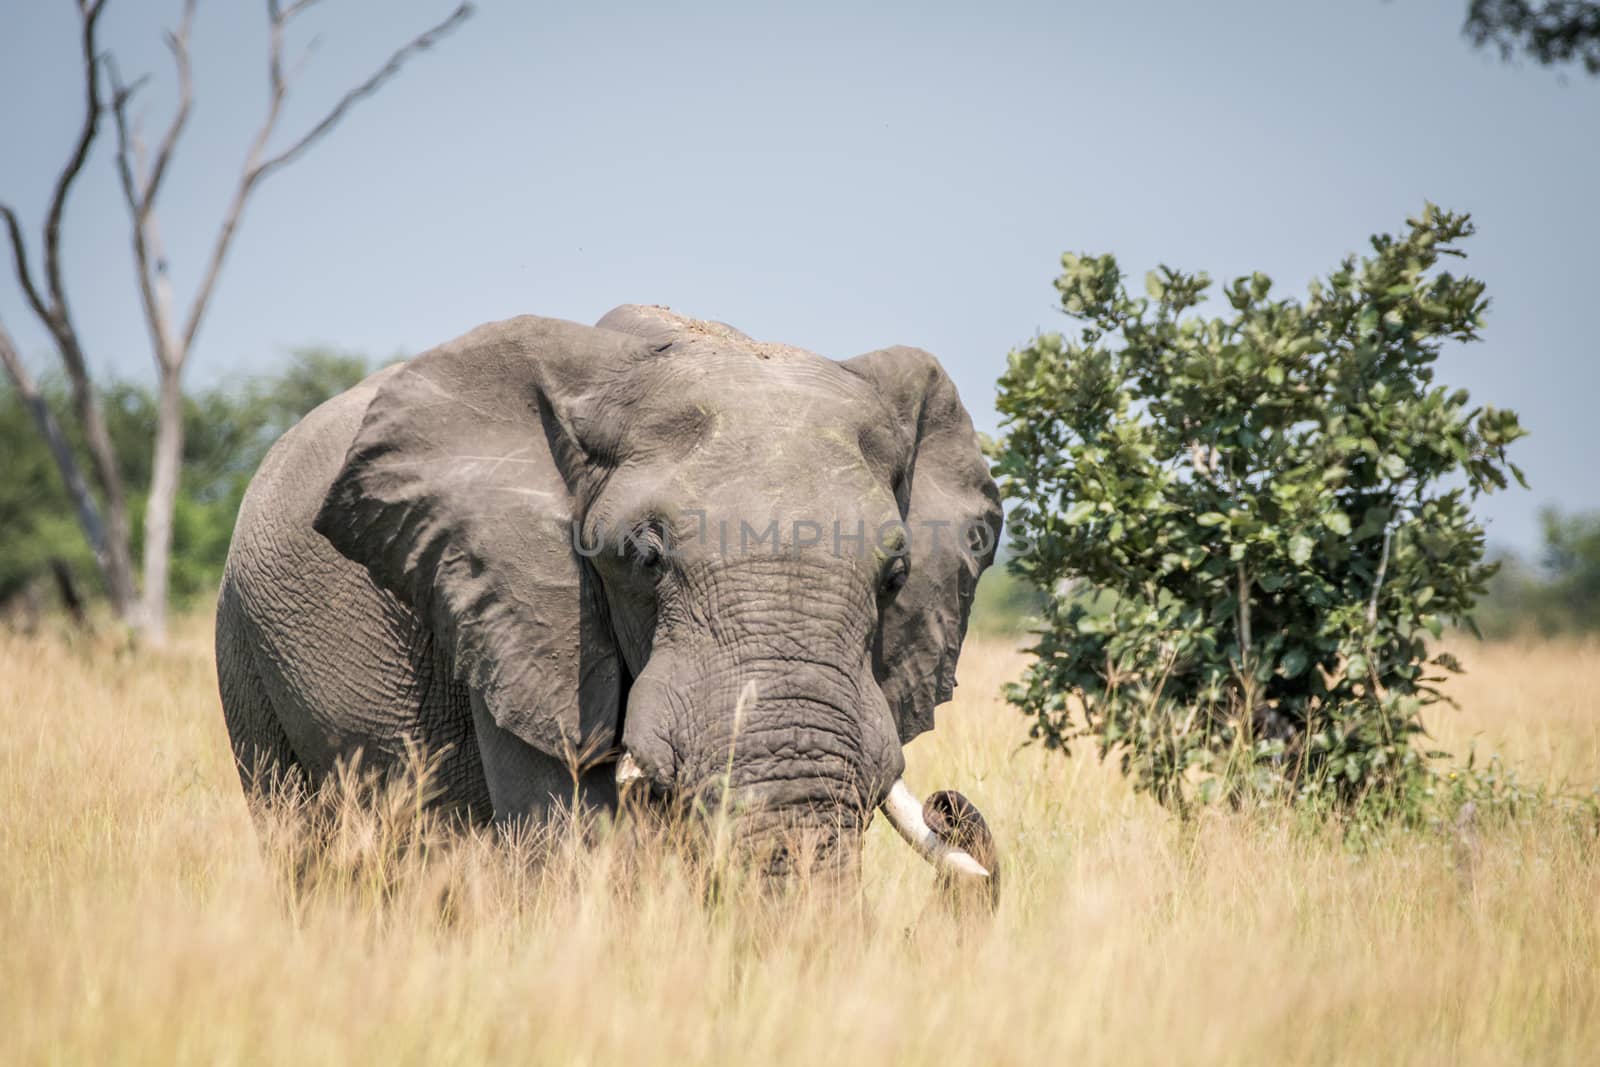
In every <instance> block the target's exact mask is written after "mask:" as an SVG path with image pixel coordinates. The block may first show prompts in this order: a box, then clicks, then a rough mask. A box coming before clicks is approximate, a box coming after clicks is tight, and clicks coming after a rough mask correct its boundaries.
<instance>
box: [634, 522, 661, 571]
mask: <svg viewBox="0 0 1600 1067" xmlns="http://www.w3.org/2000/svg"><path fill="white" fill-rule="evenodd" d="M628 548H629V554H630V555H631V556H632V557H633V561H634V562H635V563H637V564H638V565H639V566H641V567H644V568H646V569H650V568H654V567H657V566H659V565H660V564H661V559H662V557H663V556H664V555H665V554H666V548H667V539H666V534H665V532H664V531H663V530H662V529H661V524H660V523H657V522H653V521H652V522H645V523H641V524H640V525H639V526H638V527H636V528H635V529H634V531H633V533H632V534H630V535H629V536H628Z"/></svg>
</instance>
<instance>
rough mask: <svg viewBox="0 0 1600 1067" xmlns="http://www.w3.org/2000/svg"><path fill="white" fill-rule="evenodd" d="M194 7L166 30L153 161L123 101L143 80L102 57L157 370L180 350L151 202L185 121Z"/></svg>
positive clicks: (175, 360) (173, 362) (191, 3)
mask: <svg viewBox="0 0 1600 1067" xmlns="http://www.w3.org/2000/svg"><path fill="white" fill-rule="evenodd" d="M194 11H195V0H185V2H184V5H183V18H182V21H181V22H180V23H179V25H178V29H177V30H176V31H173V32H171V33H169V34H167V47H168V48H169V49H171V51H172V58H173V62H174V63H175V64H176V66H177V69H178V105H177V108H176V109H175V110H174V112H173V116H172V121H171V122H170V123H169V124H168V125H167V130H166V133H165V134H163V136H162V138H161V143H160V146H159V147H158V148H157V149H156V155H155V159H154V160H153V161H152V162H151V163H150V165H149V166H148V167H146V166H145V164H144V160H143V159H142V155H143V152H142V148H143V144H142V142H141V141H140V139H139V134H138V132H137V131H130V128H129V124H128V102H129V101H130V100H131V99H132V98H133V95H134V93H135V92H137V91H138V89H139V86H140V85H141V84H142V82H143V79H140V81H136V82H134V83H133V84H132V85H130V86H124V85H123V84H122V79H121V77H120V75H119V74H118V71H117V66H116V63H115V61H114V60H113V59H112V58H111V57H110V56H107V57H106V60H105V63H106V71H107V74H108V75H109V76H110V78H111V113H112V117H113V119H114V120H115V122H116V128H117V160H116V162H117V176H118V178H119V180H120V181H121V184H122V195H123V199H124V200H125V201H126V202H127V205H128V213H129V215H130V216H131V217H132V222H133V258H134V266H135V271H136V274H137V275H138V282H139V298H140V301H141V302H142V303H143V305H144V313H145V322H146V324H147V325H148V327H149V329H150V337H151V342H152V344H153V346H154V348H155V353H156V359H157V360H158V361H159V362H160V364H161V367H162V369H163V370H176V369H178V368H180V367H181V366H182V364H183V359H184V357H185V355H186V353H185V352H184V351H182V350H180V349H178V348H176V346H175V344H174V341H175V339H174V338H173V336H172V306H171V297H170V292H169V291H168V290H167V289H166V287H165V286H164V284H163V280H162V277H161V272H162V269H163V268H162V256H161V249H160V246H159V238H158V237H157V234H156V225H155V203H156V197H157V196H158V195H159V194H160V192H161V183H162V180H163V179H164V178H165V177H166V174H167V166H168V164H169V163H170V162H171V160H172V154H173V151H174V149H175V148H176V147H177V144H178V139H179V137H181V136H182V134H183V130H184V126H185V125H186V124H187V123H188V120H189V109H190V107H191V105H192V102H193V99H194V80H193V68H192V65H191V63H190V59H189V30H190V27H191V26H192V25H193V23H194Z"/></svg>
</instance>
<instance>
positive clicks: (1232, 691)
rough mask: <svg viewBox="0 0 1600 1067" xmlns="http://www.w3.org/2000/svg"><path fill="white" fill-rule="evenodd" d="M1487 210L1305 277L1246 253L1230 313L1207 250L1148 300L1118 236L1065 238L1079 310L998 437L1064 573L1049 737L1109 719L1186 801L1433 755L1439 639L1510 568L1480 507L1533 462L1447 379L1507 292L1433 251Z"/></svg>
mask: <svg viewBox="0 0 1600 1067" xmlns="http://www.w3.org/2000/svg"><path fill="white" fill-rule="evenodd" d="M1471 233H1472V225H1471V222H1470V219H1469V217H1468V216H1466V215H1457V214H1452V213H1450V212H1446V211H1442V210H1439V209H1437V208H1435V207H1433V206H1432V205H1429V206H1428V207H1427V209H1426V210H1425V211H1424V212H1423V214H1422V216H1421V217H1420V218H1416V219H1412V220H1410V221H1409V227H1408V229H1407V231H1406V232H1405V233H1404V234H1403V235H1401V236H1399V237H1393V236H1387V235H1380V236H1375V237H1373V238H1372V239H1371V246H1372V254H1371V255H1370V256H1367V257H1365V258H1362V259H1360V260H1357V259H1356V258H1355V257H1350V258H1347V259H1346V260H1345V261H1344V262H1343V263H1342V264H1341V265H1340V267H1339V268H1338V269H1337V270H1335V271H1334V272H1333V273H1332V274H1330V275H1329V276H1328V278H1327V279H1326V280H1325V281H1314V282H1313V283H1312V284H1311V287H1310V292H1309V295H1308V296H1307V298H1306V299H1305V300H1304V301H1300V300H1294V299H1274V298H1273V297H1272V296H1271V295H1270V293H1271V281H1270V280H1269V279H1268V278H1267V277H1266V276H1265V275H1263V274H1259V273H1258V274H1252V275H1248V276H1245V277H1241V278H1238V279H1236V280H1235V281H1234V282H1232V283H1231V284H1229V285H1227V286H1225V287H1224V289H1223V295H1224V296H1225V298H1226V301H1227V310H1226V311H1225V312H1223V313H1222V314H1219V315H1216V316H1214V317H1212V316H1207V315H1204V314H1201V313H1199V312H1198V310H1197V309H1198V308H1199V307H1200V305H1201V304H1202V302H1203V301H1204V300H1205V299H1206V294H1207V292H1208V289H1209V287H1210V284H1211V283H1210V279H1209V278H1208V277H1207V276H1206V275H1205V274H1194V275H1191V274H1185V273H1183V272H1181V271H1178V270H1174V269H1172V268H1170V267H1162V268H1161V269H1159V270H1157V271H1153V272H1151V273H1150V274H1148V275H1147V276H1146V278H1145V289H1146V292H1147V294H1148V295H1147V296H1145V297H1139V298H1135V297H1133V296H1130V295H1129V294H1128V292H1127V291H1126V289H1125V287H1124V281H1123V275H1122V272H1121V270H1120V268H1119V267H1118V264H1117V261H1116V259H1115V258H1113V257H1112V256H1109V255H1106V256H1098V257H1092V256H1080V255H1070V254H1069V255H1066V256H1063V257H1062V266H1063V268H1064V270H1063V273H1062V274H1061V276H1060V277H1059V278H1058V279H1057V280H1056V288H1057V289H1058V290H1059V292H1060V299H1061V306H1062V309H1063V310H1064V311H1065V312H1066V313H1067V314H1068V315H1069V316H1071V317H1072V318H1074V319H1077V320H1078V321H1079V322H1080V323H1081V324H1082V325H1081V327H1080V328H1079V330H1078V331H1077V333H1076V336H1073V337H1063V336H1061V335H1059V334H1054V333H1051V334H1045V335H1042V336H1039V337H1037V338H1035V339H1034V340H1033V342H1032V343H1031V344H1029V345H1027V346H1026V347H1025V348H1022V349H1020V350H1019V351H1016V352H1013V353H1012V354H1011V356H1010V361H1009V366H1008V368H1007V370H1006V372H1005V374H1004V375H1003V376H1002V377H1001V379H1000V398H999V407H1000V411H1001V414H1002V417H1003V429H1004V434H1005V436H1004V438H1003V439H1002V440H1001V441H1000V442H998V443H997V444H996V445H995V446H994V449H993V454H994V459H995V472H996V474H997V476H998V477H999V479H1000V481H1001V485H1002V489H1003V491H1004V492H1005V494H1006V495H1007V496H1008V497H1009V498H1010V501H1011V511H1010V518H1009V527H1010V530H1011V536H1012V554H1013V562H1012V564H1011V566H1012V568H1013V569H1014V570H1015V571H1016V573H1018V574H1019V575H1021V576H1023V577H1025V578H1026V579H1028V580H1029V581H1030V582H1032V583H1033V584H1034V585H1036V586H1038V587H1039V588H1041V589H1044V590H1047V591H1049V592H1050V594H1051V595H1050V596H1049V597H1047V600H1046V603H1045V605H1044V607H1043V618H1044V621H1043V626H1042V631H1041V633H1040V635H1039V640H1038V642H1037V644H1036V645H1035V647H1034V648H1033V653H1034V659H1033V661H1032V663H1031V664H1030V667H1029V669H1028V671H1027V673H1026V675H1025V677H1024V679H1023V680H1022V681H1021V682H1020V683H1018V684H1015V685H1013V686H1011V687H1010V689H1009V690H1008V694H1007V695H1008V698H1009V699H1010V700H1011V702H1012V703H1014V704H1015V705H1017V706H1018V707H1019V708H1020V709H1021V710H1022V711H1023V712H1024V713H1026V714H1027V715H1029V716H1031V717H1032V718H1033V724H1032V735H1033V737H1035V738H1036V739H1039V740H1041V741H1042V742H1043V743H1044V744H1045V745H1047V746H1049V747H1052V748H1060V749H1066V748H1067V747H1068V744H1069V742H1071V741H1072V740H1073V739H1075V738H1078V737H1082V736H1090V737H1093V738H1094V739H1096V741H1097V742H1098V744H1099V747H1100V751H1101V754H1102V755H1105V754H1107V753H1109V752H1113V751H1114V752H1116V753H1118V754H1119V756H1120V759H1121V763H1122V767H1123V768H1124V770H1125V771H1127V772H1129V773H1130V774H1132V775H1134V776H1135V778H1136V781H1137V783H1138V785H1139V786H1140V787H1142V788H1146V789H1149V790H1152V791H1153V792H1154V793H1155V794H1156V795H1157V796H1158V797H1159V798H1160V799H1162V800H1163V801H1164V802H1168V803H1172V804H1175V805H1177V806H1179V807H1180V808H1181V807H1182V806H1184V805H1185V804H1187V803H1188V802H1189V801H1190V800H1191V799H1194V798H1195V797H1198V798H1199V799H1201V800H1210V799H1214V798H1217V797H1220V796H1228V797H1232V798H1235V799H1237V798H1238V797H1239V795H1240V792H1241V791H1242V790H1255V791H1260V792H1265V793H1269V794H1274V795H1277V794H1289V795H1299V796H1301V797H1302V798H1310V797H1312V796H1313V795H1315V796H1316V797H1317V798H1319V799H1331V800H1333V801H1335V802H1337V803H1341V804H1342V803H1348V802H1349V801H1351V800H1354V799H1356V798H1359V797H1361V796H1363V795H1365V794H1367V793H1368V792H1370V791H1372V790H1375V789H1384V788H1392V787H1394V786H1395V785H1396V784H1399V783H1403V782H1404V781H1406V780H1407V779H1408V778H1410V777H1411V776H1413V775H1415V774H1417V773H1418V772H1419V771H1420V770H1421V768H1422V765H1423V762H1422V755H1421V754H1420V753H1419V752H1418V751H1417V750H1416V749H1415V748H1414V747H1413V745H1412V744H1411V740H1412V738H1413V737H1414V735H1416V734H1417V733H1418V732H1419V731H1420V729H1421V727H1420V725H1419V721H1418V715H1419V712H1420V711H1421V710H1422V708H1423V707H1424V706H1426V705H1428V704H1430V703H1432V702H1434V701H1437V700H1439V699H1441V698H1442V697H1441V693H1440V691H1439V689H1438V688H1437V683H1438V682H1439V681H1441V680H1442V676H1441V675H1440V674H1439V673H1438V672H1439V671H1440V670H1444V671H1453V670H1457V669H1459V668H1458V665H1457V664H1456V663H1455V661H1454V660H1453V659H1452V658H1451V657H1450V656H1449V655H1448V654H1445V653H1438V654H1431V655H1430V651H1429V647H1428V644H1427V637H1428V636H1429V635H1433V636H1435V637H1436V636H1438V635H1439V633H1440V632H1441V628H1442V627H1443V625H1445V624H1446V623H1448V622H1457V621H1470V620H1469V613H1470V610H1471V608H1472V605H1473V601H1474V598H1475V597H1477V596H1478V595H1479V594H1481V593H1482V592H1483V590H1484V583H1485V581H1486V580H1487V579H1488V578H1489V576H1490V575H1491V574H1492V573H1493V570H1494V567H1493V564H1488V563H1485V562H1484V535H1483V530H1482V529H1481V527H1480V526H1479V525H1478V524H1477V523H1476V522H1475V521H1474V520H1473V517H1472V515H1471V513H1470V510H1469V504H1470V502H1471V501H1472V500H1473V499H1474V498H1475V497H1476V496H1477V495H1478V494H1479V493H1483V492H1487V491H1491V490H1494V489H1500V488H1504V487H1505V486H1506V485H1507V479H1508V477H1511V478H1515V479H1516V480H1517V481H1518V482H1521V481H1522V475H1521V472H1520V471H1518V470H1517V468H1516V467H1515V466H1514V465H1513V464H1511V463H1510V462H1509V461H1508V459H1507V458H1506V446H1507V445H1509V444H1510V443H1511V442H1512V441H1514V440H1516V439H1517V438H1518V437H1520V436H1522V434H1523V430H1522V429H1521V427H1520V426H1519V424H1518V422H1517V417H1516V415H1515V414H1514V413H1512V412H1509V411H1498V410H1496V409H1494V408H1491V407H1472V406H1469V400H1468V396H1467V393H1466V392H1465V391H1464V390H1451V389H1449V388H1446V387H1444V386H1442V385H1438V384H1436V383H1435V382H1434V364H1435V363H1436V361H1437V360H1438V358H1439V355H1440V352H1441V350H1442V348H1443V345H1444V343H1445V342H1447V341H1451V340H1456V341H1470V340H1474V339H1476V338H1477V336H1478V330H1479V328H1480V326H1481V324H1482V317H1483V312H1484V310H1485V308H1486V306H1487V300H1486V299H1485V297H1484V286H1483V283H1481V282H1479V281H1477V280H1474V279H1472V278H1470V277H1457V276H1455V275H1453V274H1451V273H1449V272H1447V271H1442V270H1439V269H1437V268H1438V266H1439V263H1440V260H1441V257H1443V256H1461V255H1462V252H1461V251H1460V249H1459V247H1458V246H1459V245H1460V243H1461V242H1462V241H1463V240H1464V239H1465V238H1466V237H1468V236H1470V234H1471ZM1080 583H1087V585H1088V586H1089V587H1090V588H1091V589H1093V590H1095V591H1096V592H1097V593H1098V596H1096V597H1095V598H1093V599H1092V600H1091V599H1089V598H1086V597H1085V596H1084V595H1082V594H1083V589H1082V588H1081V584H1080ZM1075 707H1077V708H1081V715H1076V716H1075Z"/></svg>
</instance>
